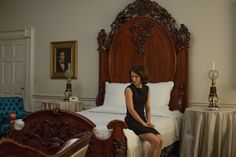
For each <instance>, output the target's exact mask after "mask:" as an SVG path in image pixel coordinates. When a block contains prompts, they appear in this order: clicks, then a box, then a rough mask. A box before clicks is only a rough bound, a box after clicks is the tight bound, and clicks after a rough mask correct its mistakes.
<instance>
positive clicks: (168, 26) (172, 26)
mask: <svg viewBox="0 0 236 157" xmlns="http://www.w3.org/2000/svg"><path fill="white" fill-rule="evenodd" d="M176 25H177V24H176V22H175V20H174V18H173V17H172V16H171V15H170V14H169V13H168V12H167V10H166V9H164V8H163V7H161V6H160V5H159V4H158V3H156V2H154V1H150V0H135V1H134V2H133V3H131V4H129V5H127V6H126V7H125V8H124V10H122V11H121V12H120V13H119V14H118V15H117V17H116V18H115V21H114V22H113V23H112V24H111V32H110V33H106V31H105V30H104V29H102V30H101V31H100V32H99V33H98V38H97V40H98V52H99V89H98V96H97V99H96V103H97V106H102V105H103V103H104V97H105V92H106V91H105V89H106V88H105V84H106V82H111V83H128V82H129V75H128V71H129V69H130V68H131V66H132V65H134V64H141V65H143V66H144V67H145V68H146V69H147V70H148V72H149V81H150V82H152V83H158V82H166V81H173V82H174V87H173V90H172V92H171V98H170V103H169V109H170V110H179V111H181V112H184V110H185V108H186V107H187V104H188V51H189V41H190V33H189V32H188V29H187V27H186V26H185V25H183V24H181V25H180V27H179V28H177V27H176ZM79 114H80V113H78V115H79ZM72 115H73V114H72ZM74 116H75V115H73V116H72V117H74ZM37 117H43V115H37ZM77 117H78V116H77ZM79 117H80V118H78V119H77V118H76V121H75V120H73V118H72V119H71V123H70V124H79V123H80V124H79V125H81V126H76V128H77V129H78V128H80V127H81V128H83V129H82V130H83V131H87V130H92V129H94V127H95V124H94V123H93V122H91V121H90V120H89V119H87V118H85V117H84V116H81V115H79ZM74 118H75V117H74ZM25 120H27V117H26V119H25ZM28 120H29V118H28ZM60 120H62V119H60ZM78 121H80V122H78ZM107 128H108V129H112V133H111V136H110V137H109V138H108V139H106V140H101V139H99V138H97V136H96V135H95V134H93V135H92V138H91V140H90V145H89V147H88V150H87V153H86V156H87V157H126V156H127V138H126V136H125V134H124V130H123V129H125V128H127V126H126V124H125V123H124V121H122V120H113V121H111V122H110V123H109V124H108V125H107ZM15 138H18V137H15Z"/></svg>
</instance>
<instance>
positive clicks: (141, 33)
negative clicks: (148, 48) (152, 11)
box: [130, 22, 153, 56]
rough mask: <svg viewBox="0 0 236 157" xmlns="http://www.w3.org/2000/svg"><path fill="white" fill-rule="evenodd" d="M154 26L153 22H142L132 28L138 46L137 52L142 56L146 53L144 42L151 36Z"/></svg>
mask: <svg viewBox="0 0 236 157" xmlns="http://www.w3.org/2000/svg"><path fill="white" fill-rule="evenodd" d="M152 27H153V24H152V23H151V22H140V23H138V24H136V25H133V26H132V27H131V28H130V31H131V32H132V34H133V36H134V40H135V41H134V42H135V44H136V46H137V52H138V54H139V55H140V56H142V55H143V54H144V44H145V43H146V41H147V39H148V38H149V37H150V33H151V29H152Z"/></svg>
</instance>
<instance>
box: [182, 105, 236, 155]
mask: <svg viewBox="0 0 236 157" xmlns="http://www.w3.org/2000/svg"><path fill="white" fill-rule="evenodd" d="M206 108H207V106H205V107H203V106H191V107H189V108H187V109H186V110H185V113H184V117H183V125H182V132H181V141H180V157H234V156H236V149H235V148H236V147H235V146H236V108H228V107H220V109H219V110H218V111H208V110H207V109H206Z"/></svg>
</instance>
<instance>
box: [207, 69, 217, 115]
mask: <svg viewBox="0 0 236 157" xmlns="http://www.w3.org/2000/svg"><path fill="white" fill-rule="evenodd" d="M208 77H209V78H210V80H211V87H210V94H209V97H208V101H209V105H208V109H209V110H219V106H218V105H217V102H218V96H217V92H216V79H217V78H218V77H219V73H218V71H217V70H215V69H214V68H213V70H210V71H209V72H208Z"/></svg>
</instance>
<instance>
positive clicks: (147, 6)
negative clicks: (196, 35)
mask: <svg viewBox="0 0 236 157" xmlns="http://www.w3.org/2000/svg"><path fill="white" fill-rule="evenodd" d="M176 25H177V24H176V22H175V19H174V18H173V17H172V16H171V15H170V14H169V13H168V12H167V10H166V9H164V8H163V7H161V6H160V5H159V4H158V3H156V2H153V1H150V0H136V1H134V2H133V3H131V4H129V5H128V6H126V8H125V9H124V10H123V11H121V12H120V13H119V14H118V15H117V17H116V19H115V21H114V22H113V23H112V24H111V32H110V33H109V34H107V33H106V32H105V30H103V29H102V30H101V31H100V32H99V34H98V38H97V40H98V45H99V47H98V51H99V92H98V96H97V105H98V106H100V105H102V104H103V101H104V94H105V82H121V83H126V82H129V78H128V76H129V75H128V71H129V69H130V68H131V66H132V65H134V64H141V65H144V67H145V68H146V69H147V71H148V72H149V81H150V82H162V81H170V80H172V81H174V84H175V85H174V88H173V90H172V93H171V101H170V104H169V107H170V109H171V110H174V109H177V110H180V111H182V112H183V111H184V109H185V108H186V107H187V103H188V51H189V41H190V33H189V32H188V29H187V27H186V26H185V25H183V24H181V25H180V27H179V28H177V27H176Z"/></svg>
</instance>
